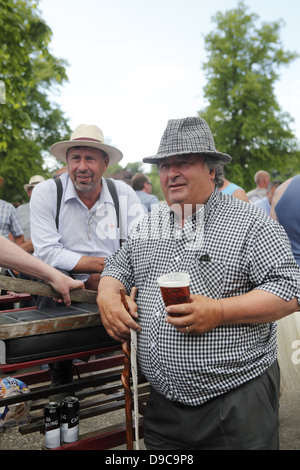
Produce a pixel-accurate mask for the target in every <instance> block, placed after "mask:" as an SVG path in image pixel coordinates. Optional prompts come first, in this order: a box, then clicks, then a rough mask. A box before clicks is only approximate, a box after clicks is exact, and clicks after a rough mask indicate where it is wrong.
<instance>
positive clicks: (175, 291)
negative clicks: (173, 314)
mask: <svg viewBox="0 0 300 470" xmlns="http://www.w3.org/2000/svg"><path fill="white" fill-rule="evenodd" d="M157 282H158V285H159V287H160V291H161V295H162V298H163V300H164V303H165V306H166V307H167V306H168V305H175V304H185V303H188V302H190V275H189V274H188V273H169V274H164V275H163V276H161V277H159V278H158V279H157Z"/></svg>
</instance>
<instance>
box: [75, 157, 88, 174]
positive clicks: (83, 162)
mask: <svg viewBox="0 0 300 470" xmlns="http://www.w3.org/2000/svg"><path fill="white" fill-rule="evenodd" d="M87 168H88V164H87V162H86V159H85V158H81V159H80V162H79V164H78V168H77V169H78V170H81V171H84V170H87Z"/></svg>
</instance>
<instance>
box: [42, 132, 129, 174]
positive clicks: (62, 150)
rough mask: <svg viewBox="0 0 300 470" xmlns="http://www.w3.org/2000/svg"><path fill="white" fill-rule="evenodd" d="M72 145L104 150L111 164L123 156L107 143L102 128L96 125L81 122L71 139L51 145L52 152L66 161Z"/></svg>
mask: <svg viewBox="0 0 300 470" xmlns="http://www.w3.org/2000/svg"><path fill="white" fill-rule="evenodd" d="M71 147H93V148H97V149H99V150H102V151H103V152H105V153H106V154H107V155H108V157H109V166H111V165H115V164H116V163H118V162H119V161H120V160H122V158H123V154H122V152H120V150H118V149H117V148H115V147H112V146H111V145H107V144H105V142H104V136H103V133H102V131H101V129H99V127H97V126H94V125H87V124H80V126H78V127H76V129H75V130H74V132H73V134H72V135H71V138H70V140H65V141H63V142H57V143H56V144H53V145H52V146H51V147H50V152H51V153H52V155H54V157H56V158H58V159H59V160H61V161H62V162H66V153H67V150H68V149H69V148H71Z"/></svg>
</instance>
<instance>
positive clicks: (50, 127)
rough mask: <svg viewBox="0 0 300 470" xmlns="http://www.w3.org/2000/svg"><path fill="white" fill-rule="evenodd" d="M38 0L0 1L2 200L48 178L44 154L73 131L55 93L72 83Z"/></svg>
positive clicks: (18, 194) (21, 194)
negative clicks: (31, 181) (54, 98)
mask: <svg viewBox="0 0 300 470" xmlns="http://www.w3.org/2000/svg"><path fill="white" fill-rule="evenodd" d="M38 3H39V0H36V1H34V0H1V3H0V43H1V48H0V63H1V70H0V83H1V84H2V89H3V87H5V99H3V93H2V95H1V100H0V175H1V176H2V177H4V179H5V185H4V187H3V189H2V190H0V197H2V198H3V199H6V200H8V201H13V200H15V199H18V198H22V197H23V196H24V190H23V184H24V183H27V182H28V180H29V178H30V177H31V176H33V175H34V174H42V175H44V176H48V173H47V171H46V170H43V165H44V159H43V156H45V155H49V154H48V153H47V152H48V149H49V147H50V145H51V144H53V142H56V141H59V140H63V139H64V138H66V137H67V136H68V137H69V135H70V128H69V126H68V122H67V120H66V119H65V118H64V116H63V113H62V111H61V110H60V109H59V107H58V106H57V105H56V104H55V103H54V102H52V101H51V99H50V95H53V94H54V92H57V90H58V86H59V85H62V84H63V82H64V81H66V80H67V75H66V70H65V66H66V65H67V63H66V62H65V61H64V60H60V59H56V58H55V57H54V56H53V55H51V54H50V52H49V49H48V46H49V44H50V41H51V36H52V32H51V29H50V28H49V27H48V26H47V25H46V23H45V22H44V21H43V20H42V18H41V17H40V16H39V11H38Z"/></svg>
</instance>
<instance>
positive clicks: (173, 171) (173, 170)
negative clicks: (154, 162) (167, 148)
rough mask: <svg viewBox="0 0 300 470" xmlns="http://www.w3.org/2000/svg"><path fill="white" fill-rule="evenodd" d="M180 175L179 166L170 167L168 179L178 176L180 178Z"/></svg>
mask: <svg viewBox="0 0 300 470" xmlns="http://www.w3.org/2000/svg"><path fill="white" fill-rule="evenodd" d="M179 175H180V171H179V168H178V165H175V164H173V165H170V167H169V174H168V177H169V178H171V179H172V178H176V176H179Z"/></svg>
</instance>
